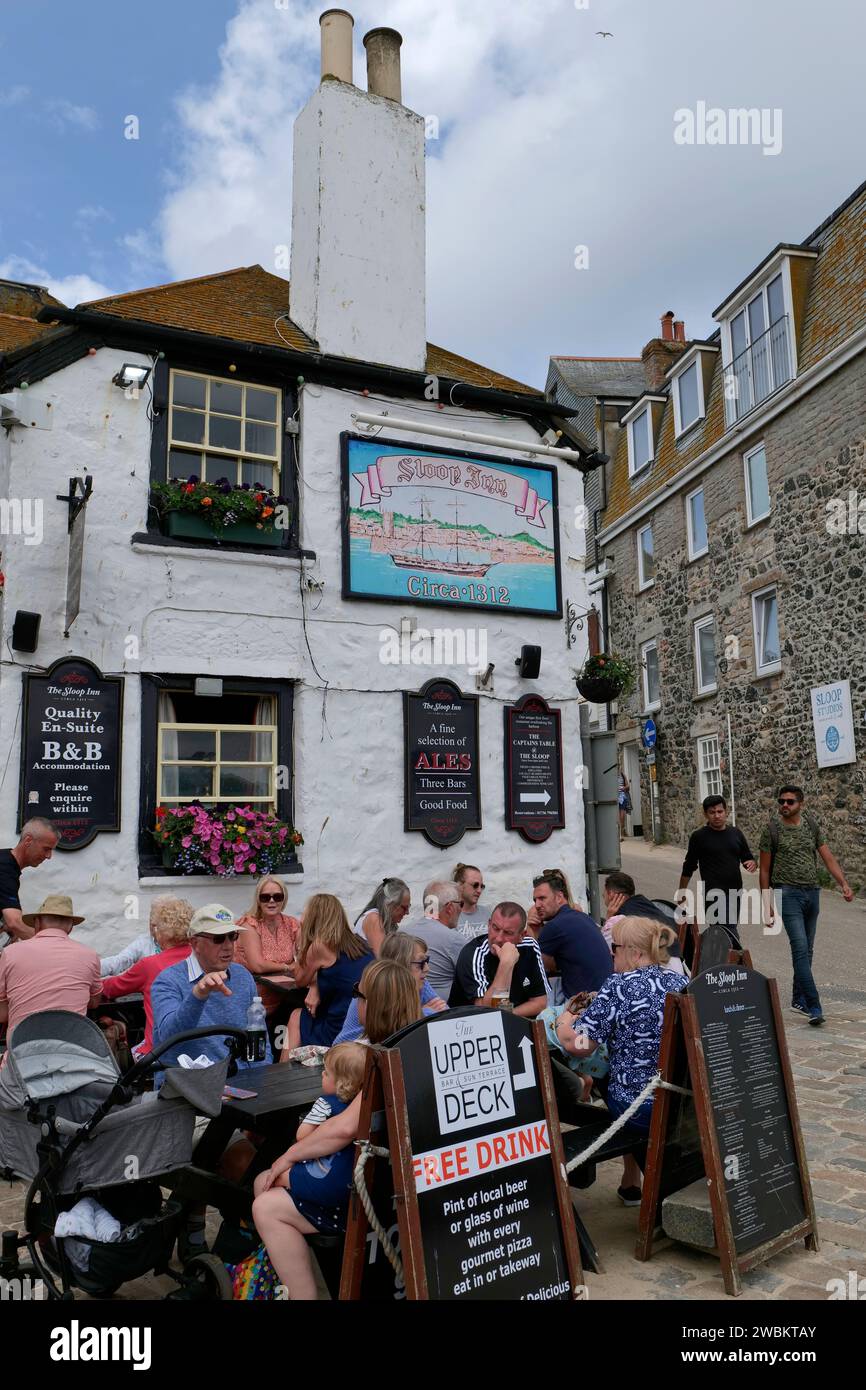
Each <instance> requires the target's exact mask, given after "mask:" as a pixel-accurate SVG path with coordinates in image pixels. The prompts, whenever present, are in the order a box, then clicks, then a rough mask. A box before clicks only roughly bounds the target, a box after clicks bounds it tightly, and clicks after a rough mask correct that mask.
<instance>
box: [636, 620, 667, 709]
mask: <svg viewBox="0 0 866 1390" xmlns="http://www.w3.org/2000/svg"><path fill="white" fill-rule="evenodd" d="M650 648H652V649H653V650H654V651H655V654H656V673H657V678H658V698H657V699H655V700H651V699H650V697H649V672H648V671H647V666H646V654H647V652H648V651H649V650H650ZM658 655H659V644H658V638H657V637H653V638H652V639H651V640H650V641H649V642H643V643H641V649H640V668H641V684H642V688H643V707H644V714H652V713H653V712H654V711H655V710H657V709H661V707H662V699H661V690H662V678H661V671H660V670H659V664H658Z"/></svg>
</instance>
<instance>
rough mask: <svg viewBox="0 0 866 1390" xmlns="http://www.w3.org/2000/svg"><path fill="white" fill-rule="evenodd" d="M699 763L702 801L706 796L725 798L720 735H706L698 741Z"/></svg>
mask: <svg viewBox="0 0 866 1390" xmlns="http://www.w3.org/2000/svg"><path fill="white" fill-rule="evenodd" d="M713 745H715V746H713ZM697 763H698V784H699V786H700V800H701V801H703V799H704V797H705V796H724V794H725V793H724V790H723V786H724V784H723V782H722V754H721V747H720V745H719V736H718V734H704V735H702V736H701V737H700V738H699V739H698V740H697Z"/></svg>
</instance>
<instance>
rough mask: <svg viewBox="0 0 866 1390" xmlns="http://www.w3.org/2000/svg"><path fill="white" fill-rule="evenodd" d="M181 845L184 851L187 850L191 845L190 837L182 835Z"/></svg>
mask: <svg viewBox="0 0 866 1390" xmlns="http://www.w3.org/2000/svg"><path fill="white" fill-rule="evenodd" d="M181 844H182V845H183V847H184V849H189V847H190V845H191V844H192V836H191V835H184V837H183V839H182V840H181Z"/></svg>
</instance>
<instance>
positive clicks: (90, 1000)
mask: <svg viewBox="0 0 866 1390" xmlns="http://www.w3.org/2000/svg"><path fill="white" fill-rule="evenodd" d="M21 920H22V922H23V923H24V926H25V927H26V928H28V929H32V930H33V932H34V935H33V936H32V937H30V938H29V940H27V941H18V942H16V944H15V945H14V946H10V947H9V948H8V949H7V950H5V951H4V952H3V953H2V955H0V1023H5V1022H6V1021H7V1020H8V1022H9V1036H10V1038H11V1036H12V1034H13V1032H14V1031H15V1028H16V1026H17V1025H18V1024H19V1023H20V1022H21V1020H22V1019H23V1018H28V1017H29V1016H30V1014H37V1013H42V1012H43V1010H45V1009H68V1010H69V1011H70V1012H71V1013H76V1014H82V1015H84V1014H86V1013H87V1010H88V1009H89V1008H92V1007H93V1006H94V1005H95V1004H98V1003H99V998H100V995H101V992H102V988H101V985H100V980H99V956H98V955H97V954H96V952H95V951H91V949H90V947H89V946H82V945H81V943H80V942H79V941H70V939H69V933H70V932H71V931H72V928H73V927H77V926H78V924H79V923H80V922H83V921H84V918H83V917H76V916H75V914H74V912H73V910H72V899H71V898H69V897H67V896H66V894H64V893H51V894H50V895H49V896H48V897H47V898H46V899H45V901H44V902H43V904H42V906H41V907H40V908H39V910H38V911H37V912H26V913H24V915H23V917H22V919H21Z"/></svg>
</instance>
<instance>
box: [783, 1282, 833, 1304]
mask: <svg viewBox="0 0 866 1390" xmlns="http://www.w3.org/2000/svg"><path fill="white" fill-rule="evenodd" d="M827 1296H828V1295H827V1290H826V1289H819V1288H816V1287H815V1285H814V1284H789V1285H788V1287H787V1288H786V1289H782V1291H781V1293H778V1294H776V1297H777V1298H784V1299H785V1300H793V1299H795V1298H796V1299H808V1300H809V1301H810V1302H812V1303H815V1302H817V1301H819V1300H820V1301H821V1302H823V1303H826V1301H827Z"/></svg>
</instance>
